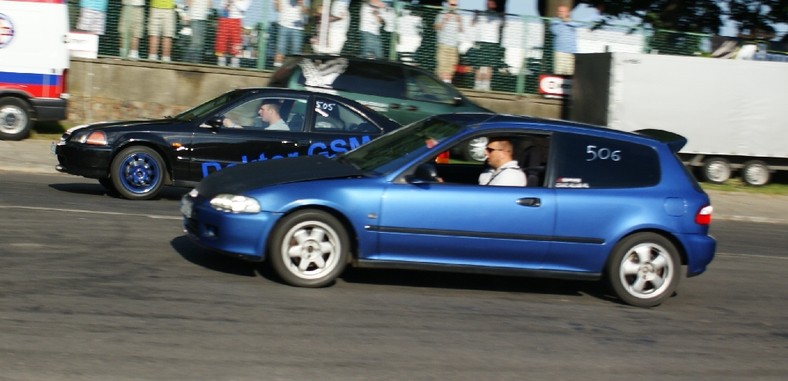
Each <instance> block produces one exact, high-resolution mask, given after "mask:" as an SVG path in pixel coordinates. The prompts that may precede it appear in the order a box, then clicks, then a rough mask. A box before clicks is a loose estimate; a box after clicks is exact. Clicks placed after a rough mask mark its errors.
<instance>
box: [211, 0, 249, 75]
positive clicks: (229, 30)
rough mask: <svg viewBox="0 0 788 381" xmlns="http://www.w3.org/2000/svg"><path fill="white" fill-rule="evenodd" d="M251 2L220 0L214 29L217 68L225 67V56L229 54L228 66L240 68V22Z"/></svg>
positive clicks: (244, 0)
mask: <svg viewBox="0 0 788 381" xmlns="http://www.w3.org/2000/svg"><path fill="white" fill-rule="evenodd" d="M250 1H251V0H222V1H221V5H220V7H219V8H218V9H217V10H218V11H219V21H218V25H217V28H216V41H215V45H216V46H215V48H216V49H215V50H216V57H217V59H216V63H217V64H218V65H219V66H226V65H227V58H226V57H225V54H228V53H229V54H230V55H231V56H232V58H231V59H230V66H232V67H239V66H240V62H241V60H240V55H241V48H242V47H243V45H242V40H241V27H242V26H241V21H242V20H243V18H244V13H246V10H247V9H249V3H250Z"/></svg>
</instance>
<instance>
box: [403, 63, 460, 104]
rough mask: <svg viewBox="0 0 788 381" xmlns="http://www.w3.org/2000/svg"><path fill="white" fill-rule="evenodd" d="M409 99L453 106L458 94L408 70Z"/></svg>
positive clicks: (423, 75) (438, 82)
mask: <svg viewBox="0 0 788 381" xmlns="http://www.w3.org/2000/svg"><path fill="white" fill-rule="evenodd" d="M406 88H407V97H408V98H409V99H415V100H420V101H432V102H439V103H446V104H453V103H454V97H455V96H457V94H455V93H454V91H453V90H452V89H451V88H450V87H448V86H446V85H444V84H443V83H441V82H440V81H437V80H435V79H434V78H432V77H430V76H428V75H426V74H424V73H420V72H418V71H415V70H408V78H407V85H406Z"/></svg>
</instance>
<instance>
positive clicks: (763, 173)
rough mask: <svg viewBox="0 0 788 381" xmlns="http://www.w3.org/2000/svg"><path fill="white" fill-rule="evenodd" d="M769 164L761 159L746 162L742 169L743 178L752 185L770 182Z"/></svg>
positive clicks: (757, 185)
mask: <svg viewBox="0 0 788 381" xmlns="http://www.w3.org/2000/svg"><path fill="white" fill-rule="evenodd" d="M770 176H771V174H770V173H769V166H768V165H766V163H764V162H762V161H760V160H753V161H748V162H746V163H744V168H742V170H741V178H742V180H744V182H745V183H747V184H749V185H752V186H756V187H759V186H762V185H766V184H768V183H769V177H770Z"/></svg>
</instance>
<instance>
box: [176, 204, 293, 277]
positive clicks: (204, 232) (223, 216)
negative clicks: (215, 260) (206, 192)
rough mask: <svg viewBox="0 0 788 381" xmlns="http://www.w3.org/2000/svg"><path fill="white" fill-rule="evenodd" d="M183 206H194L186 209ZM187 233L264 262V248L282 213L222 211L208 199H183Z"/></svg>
mask: <svg viewBox="0 0 788 381" xmlns="http://www.w3.org/2000/svg"><path fill="white" fill-rule="evenodd" d="M184 203H191V205H188V206H185V205H184ZM181 211H182V213H183V214H184V219H183V229H184V232H185V233H186V234H187V235H188V236H189V238H191V239H192V240H194V241H195V242H197V243H198V244H200V245H201V246H204V247H207V248H209V249H213V250H216V251H219V252H221V253H223V254H226V255H230V256H234V257H238V258H241V259H244V260H247V261H252V262H260V261H263V260H264V259H265V245H266V241H267V240H268V235H269V234H270V232H271V229H272V227H273V226H274V224H275V223H276V220H277V219H278V218H279V216H280V214H278V213H270V212H260V213H256V214H241V213H227V212H220V211H218V210H216V209H214V208H212V207H211V206H210V204H209V203H208V200H206V199H202V198H196V199H195V198H192V197H190V196H188V195H187V196H184V197H183V199H182V200H181Z"/></svg>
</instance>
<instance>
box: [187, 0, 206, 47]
mask: <svg viewBox="0 0 788 381" xmlns="http://www.w3.org/2000/svg"><path fill="white" fill-rule="evenodd" d="M186 6H187V7H188V9H187V13H186V14H187V15H188V18H189V27H190V28H191V30H192V38H191V41H190V42H189V47H188V49H187V50H186V61H188V62H200V61H201V60H202V55H203V52H204V51H205V30H206V28H207V26H208V12H210V10H211V4H210V0H187V1H186Z"/></svg>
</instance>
